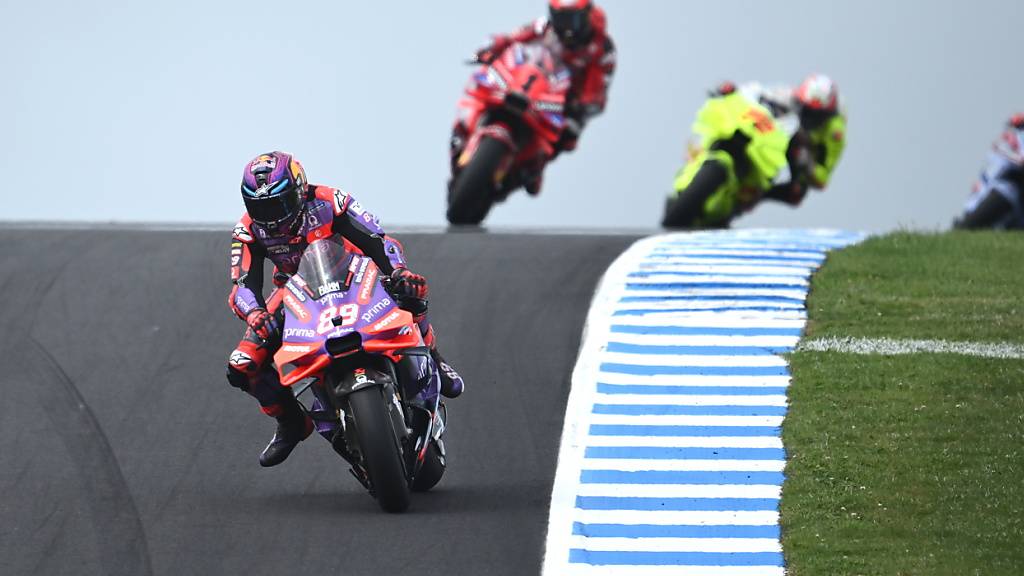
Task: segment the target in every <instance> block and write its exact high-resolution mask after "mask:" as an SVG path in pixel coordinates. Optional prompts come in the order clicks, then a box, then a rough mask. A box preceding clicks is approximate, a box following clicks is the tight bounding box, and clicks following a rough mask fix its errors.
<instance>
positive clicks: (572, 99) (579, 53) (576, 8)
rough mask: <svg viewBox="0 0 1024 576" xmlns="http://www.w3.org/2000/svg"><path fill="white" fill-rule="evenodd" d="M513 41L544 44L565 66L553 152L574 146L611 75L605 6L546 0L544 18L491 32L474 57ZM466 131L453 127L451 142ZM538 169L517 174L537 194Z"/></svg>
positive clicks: (486, 57)
mask: <svg viewBox="0 0 1024 576" xmlns="http://www.w3.org/2000/svg"><path fill="white" fill-rule="evenodd" d="M514 42H522V43H527V42H543V43H544V44H545V45H546V46H547V47H548V49H549V50H551V51H552V53H553V54H555V55H556V56H558V57H559V58H561V60H562V61H563V62H564V63H565V65H566V67H568V68H569V71H570V72H571V74H572V81H571V84H570V87H569V94H568V96H567V99H566V105H565V120H566V123H565V128H564V130H563V132H562V138H561V140H560V141H559V142H558V145H557V146H556V147H555V154H556V155H557V154H558V153H559V152H562V151H567V152H569V151H572V150H575V149H576V144H577V141H578V140H579V137H580V134H581V133H582V131H583V127H584V126H585V125H586V123H587V122H589V121H590V119H591V118H593V117H594V116H597V115H598V114H600V113H601V112H603V111H604V107H605V104H606V103H607V101H608V87H609V85H610V84H611V80H612V75H613V74H614V73H615V45H614V44H613V43H612V39H611V36H609V35H608V27H607V20H606V18H605V13H604V10H602V9H601V8H599V7H598V6H596V5H594V3H593V2H592V0H549V2H548V16H547V17H541V18H538V19H537V20H535V21H534V22H532V23H530V24H527V25H525V26H523V27H522V28H520V29H518V30H516V31H515V32H513V33H512V34H508V35H496V36H494V37H493V39H492V41H491V44H490V45H489V46H486V47H484V48H481V49H480V50H479V51H477V54H476V59H477V60H478V61H479V62H483V63H490V62H491V61H492V60H494V58H496V57H497V56H498V55H500V54H501V52H502V50H504V49H505V48H507V47H508V46H509V45H511V44H512V43H514ZM460 129H461V132H460ZM465 132H466V129H465V127H462V126H459V125H456V127H455V134H454V136H453V142H460V141H464V136H465ZM452 153H453V158H455V157H457V156H458V153H459V151H458V150H456V149H454V148H453V151H452ZM453 161H454V160H453ZM543 170H544V166H543V165H537V166H531V167H529V168H527V169H526V173H524V174H523V175H522V179H523V186H524V187H525V188H526V191H527V192H528V193H529V194H530V195H537V194H538V193H540V188H541V183H542V178H543Z"/></svg>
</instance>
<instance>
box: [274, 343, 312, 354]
mask: <svg viewBox="0 0 1024 576" xmlns="http://www.w3.org/2000/svg"><path fill="white" fill-rule="evenodd" d="M281 350H284V351H285V352H301V353H306V352H312V351H313V350H316V347H315V346H311V345H302V344H286V345H284V346H282V347H281Z"/></svg>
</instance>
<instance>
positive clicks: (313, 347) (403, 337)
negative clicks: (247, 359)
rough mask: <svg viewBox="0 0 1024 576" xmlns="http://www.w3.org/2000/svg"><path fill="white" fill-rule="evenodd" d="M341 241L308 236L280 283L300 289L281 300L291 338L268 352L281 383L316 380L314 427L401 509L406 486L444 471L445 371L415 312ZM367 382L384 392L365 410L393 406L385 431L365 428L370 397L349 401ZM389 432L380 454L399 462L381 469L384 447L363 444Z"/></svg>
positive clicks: (384, 503)
mask: <svg viewBox="0 0 1024 576" xmlns="http://www.w3.org/2000/svg"><path fill="white" fill-rule="evenodd" d="M338 240H340V239H339V238H337V237H336V236H334V237H327V238H323V239H317V240H314V241H312V242H311V243H310V245H309V247H308V248H307V249H306V251H305V252H304V254H303V256H302V258H301V261H300V264H299V266H298V269H297V271H296V273H295V274H293V275H292V276H291V277H290V279H289V280H288V282H287V284H286V288H287V290H288V291H289V293H290V294H292V295H295V296H296V299H295V300H294V301H293V302H292V303H291V304H286V307H285V310H286V311H285V318H284V326H285V334H286V335H287V334H291V336H290V337H286V338H285V339H284V341H283V342H282V345H281V346H280V348H279V349H278V351H277V353H276V354H275V357H274V360H275V363H276V364H277V366H278V371H279V378H280V380H281V383H282V384H283V385H284V386H292V385H295V384H297V383H298V382H300V381H302V380H305V379H307V378H312V379H313V380H312V382H311V383H310V384H309V386H308V388H310V389H312V391H313V394H314V397H315V401H314V405H313V409H312V411H311V414H312V415H313V417H314V418H315V419H316V425H317V429H318V431H319V432H320V433H321V435H323V436H324V437H325V438H326V439H327V440H329V441H330V442H331V444H332V446H333V447H334V449H335V450H336V451H337V452H338V453H339V454H340V455H341V456H342V457H344V458H345V459H346V461H348V462H349V463H350V464H351V465H352V470H353V474H354V475H355V476H356V478H357V479H358V480H359V481H360V482H361V483H362V484H363V485H364V486H365V487H366V488H367V489H369V490H370V491H371V494H373V495H374V496H375V497H377V499H378V500H379V502H380V504H381V507H382V508H384V509H385V510H388V511H400V510H404V508H405V507H406V506H408V488H409V487H411V488H412V489H414V490H426V489H429V488H430V487H432V486H433V485H434V484H435V483H436V482H437V481H438V480H439V479H440V476H441V474H443V469H444V444H443V442H442V440H441V435H442V434H443V433H444V429H445V422H444V415H443V413H444V408H443V405H441V404H440V398H439V389H440V374H441V373H440V372H439V370H438V366H437V365H436V364H435V362H434V361H433V359H432V358H431V355H430V354H429V353H427V352H426V351H425V350H426V347H425V345H424V344H425V343H424V340H423V338H422V336H421V334H420V330H419V329H418V328H417V326H416V324H415V322H414V319H413V316H412V314H411V313H410V312H408V311H406V310H403V309H401V308H400V307H399V306H398V304H397V303H396V302H395V301H394V299H393V298H392V296H391V294H390V292H389V291H388V290H386V289H385V287H384V286H383V285H382V283H381V282H380V281H379V277H380V276H379V271H378V268H377V266H376V264H375V263H373V261H372V259H371V258H368V257H366V256H363V255H360V254H358V253H355V252H352V251H350V250H348V247H347V246H343V244H342V243H341V242H339V241H338ZM372 386H378V387H380V394H377V393H371V397H372V398H371V400H372V399H373V398H375V399H376V400H374V401H373V402H372V403H371V406H370V409H374V408H373V406H372V404H376V406H377V408H376V410H380V409H384V410H385V411H388V412H390V414H389V416H388V417H387V418H385V420H386V421H389V422H391V424H390V425H388V426H386V427H385V429H384V430H381V429H375V430H366V429H364V428H365V427H366V426H367V424H366V421H365V420H363V418H362V417H363V416H364V414H362V413H357V408H358V406H362V408H359V409H367V404H365V403H362V404H359V405H358V406H357V403H356V402H355V400H351V402H352V404H350V398H352V395H354V394H357V393H358V391H359V390H364V389H367V388H369V387H372ZM363 396H364V398H363V399H364V400H365V399H366V398H365V393H363ZM381 404H383V407H381ZM392 430H393V432H392ZM392 433H393V434H394V435H395V439H396V441H397V444H396V445H393V446H392V448H391V449H386V450H385V452H388V453H390V456H389V455H388V454H384V455H383V457H384V458H385V459H391V458H399V459H401V460H402V461H403V462H404V463H403V464H401V465H399V466H393V467H392V468H391V471H390V472H388V471H387V470H383V471H382V469H381V468H380V465H379V464H380V463H379V462H376V461H375V458H377V457H380V453H376V456H374V457H371V454H374V452H373V451H372V450H370V448H371V447H369V446H367V445H366V444H365V443H366V442H378V441H380V440H381V439H380V434H384V435H385V436H390V435H391V434H392ZM368 435H369V436H368ZM384 444H385V448H386V445H390V442H389V441H384ZM432 446H433V450H434V452H430V454H428V452H429V451H430V450H431V449H432V448H431V447H432ZM394 448H397V455H396V454H395V453H394ZM385 468H386V466H385ZM420 472H423V475H421V474H420ZM389 476H390V478H389ZM396 476H397V478H396ZM406 484H408V485H406Z"/></svg>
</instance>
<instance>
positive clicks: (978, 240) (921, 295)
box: [808, 232, 1024, 343]
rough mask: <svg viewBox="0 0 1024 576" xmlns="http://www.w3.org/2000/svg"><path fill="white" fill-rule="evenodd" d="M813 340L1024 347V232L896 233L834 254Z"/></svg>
mask: <svg viewBox="0 0 1024 576" xmlns="http://www.w3.org/2000/svg"><path fill="white" fill-rule="evenodd" d="M808 310H809V312H810V324H809V333H810V334H812V335H813V336H819V337H821V336H854V337H860V336H863V337H881V336H887V337H890V338H916V339H930V338H944V339H947V340H971V341H979V342H1012V343H1022V342H1024V234H1017V233H1009V234H1008V233H1005V232H1004V233H997V232H950V233H944V234H911V233H904V232H900V233H896V234H890V235H887V236H882V237H876V238H871V239H869V240H867V241H865V242H864V243H863V244H860V245H858V246H855V247H853V248H850V249H848V250H844V251H841V252H838V253H836V254H833V255H832V256H830V257H829V259H828V261H827V263H826V264H825V266H824V267H822V269H821V270H820V271H819V272H818V273H817V274H815V277H814V281H813V283H812V288H811V296H810V298H809V300H808Z"/></svg>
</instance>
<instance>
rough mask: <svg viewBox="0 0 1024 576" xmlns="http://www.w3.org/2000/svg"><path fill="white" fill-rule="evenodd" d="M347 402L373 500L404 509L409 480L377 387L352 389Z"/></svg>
mask: <svg viewBox="0 0 1024 576" xmlns="http://www.w3.org/2000/svg"><path fill="white" fill-rule="evenodd" d="M348 403H349V408H350V410H351V411H352V419H353V420H354V421H355V428H356V435H357V437H358V439H359V451H360V452H361V453H362V456H363V464H364V465H365V466H366V472H367V473H368V475H369V476H370V485H371V486H373V492H374V496H375V497H376V498H377V503H378V504H380V507H381V508H382V509H384V511H385V512H404V511H405V509H407V508H408V507H409V484H408V482H406V479H405V467H404V466H403V465H402V453H401V448H400V446H399V443H398V438H396V437H395V431H394V427H392V425H391V418H390V416H389V415H388V405H387V404H386V403H385V401H384V399H383V397H382V396H381V389H380V388H379V387H377V386H371V387H369V388H363V389H361V390H356V391H355V392H353V393H351V394H349V396H348Z"/></svg>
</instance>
